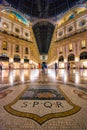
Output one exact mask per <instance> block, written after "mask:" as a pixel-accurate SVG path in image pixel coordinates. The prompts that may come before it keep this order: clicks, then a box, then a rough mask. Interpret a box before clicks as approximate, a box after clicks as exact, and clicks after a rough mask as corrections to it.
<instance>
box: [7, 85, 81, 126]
mask: <svg viewBox="0 0 87 130" xmlns="http://www.w3.org/2000/svg"><path fill="white" fill-rule="evenodd" d="M49 88H50V89H49ZM4 108H5V110H6V111H8V112H9V113H10V114H13V115H15V116H19V117H24V118H29V119H32V120H34V121H36V122H37V123H39V124H40V125H41V124H43V123H45V122H46V121H48V120H50V119H53V118H60V117H66V116H70V115H73V114H75V113H77V112H78V111H79V110H80V109H81V107H79V106H77V105H75V104H74V103H72V102H71V100H70V99H69V98H68V97H67V96H66V94H65V93H64V92H63V91H62V90H61V85H57V86H49V85H48V86H46V85H43V84H42V85H41V84H40V85H39V86H31V85H27V89H25V90H23V92H22V93H21V94H20V95H19V96H18V97H17V98H16V99H15V100H14V101H12V102H11V103H10V104H8V105H5V106H4Z"/></svg>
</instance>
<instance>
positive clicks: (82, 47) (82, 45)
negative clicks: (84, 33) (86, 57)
mask: <svg viewBox="0 0 87 130" xmlns="http://www.w3.org/2000/svg"><path fill="white" fill-rule="evenodd" d="M84 48H86V41H85V40H82V42H81V49H84Z"/></svg>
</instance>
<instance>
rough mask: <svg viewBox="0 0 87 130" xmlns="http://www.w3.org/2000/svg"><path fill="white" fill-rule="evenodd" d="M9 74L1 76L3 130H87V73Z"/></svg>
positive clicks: (0, 95) (21, 71)
mask: <svg viewBox="0 0 87 130" xmlns="http://www.w3.org/2000/svg"><path fill="white" fill-rule="evenodd" d="M7 73H8V74H7V75H5V70H3V72H1V75H0V76H1V77H0V130H87V70H81V71H75V70H73V71H70V72H68V71H66V70H59V71H58V73H57V76H56V74H55V71H54V70H48V72H47V73H45V74H43V73H42V71H41V70H32V71H31V72H28V71H27V70H20V71H19V70H14V71H13V70H12V71H10V72H9V71H7ZM14 73H15V74H14ZM29 74H30V75H29ZM20 75H21V76H20ZM2 76H3V77H2ZM18 77H19V78H18ZM6 83H7V84H6Z"/></svg>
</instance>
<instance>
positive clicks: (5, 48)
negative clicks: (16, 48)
mask: <svg viewBox="0 0 87 130" xmlns="http://www.w3.org/2000/svg"><path fill="white" fill-rule="evenodd" d="M7 45H8V43H7V42H6V41H3V42H2V49H3V50H7Z"/></svg>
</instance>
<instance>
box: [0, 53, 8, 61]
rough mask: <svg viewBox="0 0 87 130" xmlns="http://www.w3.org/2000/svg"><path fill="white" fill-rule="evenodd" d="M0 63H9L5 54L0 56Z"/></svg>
mask: <svg viewBox="0 0 87 130" xmlns="http://www.w3.org/2000/svg"><path fill="white" fill-rule="evenodd" d="M0 61H9V57H8V55H7V54H6V53H2V54H0Z"/></svg>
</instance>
